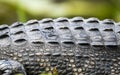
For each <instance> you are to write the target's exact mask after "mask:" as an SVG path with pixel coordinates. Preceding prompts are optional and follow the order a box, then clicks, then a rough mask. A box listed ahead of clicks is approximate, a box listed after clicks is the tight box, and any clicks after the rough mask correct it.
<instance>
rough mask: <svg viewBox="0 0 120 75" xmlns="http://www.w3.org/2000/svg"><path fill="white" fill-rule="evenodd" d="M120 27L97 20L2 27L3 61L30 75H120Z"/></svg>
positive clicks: (59, 20) (0, 47)
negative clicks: (16, 64) (16, 63)
mask: <svg viewBox="0 0 120 75" xmlns="http://www.w3.org/2000/svg"><path fill="white" fill-rule="evenodd" d="M119 47H120V23H115V22H114V21H113V20H110V19H105V20H103V21H100V20H98V19H97V18H88V19H84V18H82V17H74V18H72V19H68V18H63V17H61V18H57V19H51V18H46V19H43V20H40V21H38V20H30V21H28V22H26V23H20V22H16V23H14V24H12V25H11V26H7V25H1V26H0V57H1V59H12V60H17V61H19V62H20V63H22V64H23V65H24V67H25V69H26V71H27V73H28V75H38V74H41V73H42V72H44V71H45V72H53V71H54V69H56V70H57V71H58V74H59V75H120V48H119Z"/></svg>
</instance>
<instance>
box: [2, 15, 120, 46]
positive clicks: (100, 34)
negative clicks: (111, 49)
mask: <svg viewBox="0 0 120 75" xmlns="http://www.w3.org/2000/svg"><path fill="white" fill-rule="evenodd" d="M119 33H120V23H115V22H114V21H113V20H110V19H105V20H103V21H99V20H98V19H97V18H88V19H83V18H82V17H74V18H72V19H68V18H63V17H61V18H57V19H51V18H46V19H43V20H40V21H37V20H30V21H28V22H27V23H20V22H16V23H14V24H12V25H11V26H7V25H1V26H0V40H1V43H0V45H1V46H9V45H15V46H20V45H24V44H30V45H32V44H33V45H34V46H39V44H43V43H48V44H59V43H60V44H61V43H62V44H61V45H67V46H68V45H72V44H84V43H88V44H91V45H113V44H114V45H119V44H120V34H119ZM6 42H7V43H6ZM35 44H37V45H35Z"/></svg>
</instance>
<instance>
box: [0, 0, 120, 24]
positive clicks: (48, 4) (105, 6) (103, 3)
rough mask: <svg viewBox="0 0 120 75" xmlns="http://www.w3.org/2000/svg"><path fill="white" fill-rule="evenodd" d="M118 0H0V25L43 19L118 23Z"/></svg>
mask: <svg viewBox="0 0 120 75" xmlns="http://www.w3.org/2000/svg"><path fill="white" fill-rule="evenodd" d="M119 7H120V0H0V9H1V10H0V24H4V23H5V24H12V23H13V22H16V21H22V22H26V21H27V20H30V19H42V18H44V17H51V18H56V17H61V16H63V17H64V16H65V17H74V16H83V17H85V18H88V17H98V18H99V19H105V18H111V19H114V20H115V21H120V8H119Z"/></svg>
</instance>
